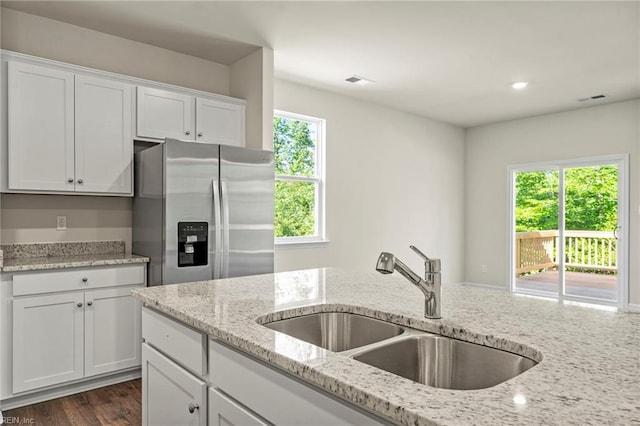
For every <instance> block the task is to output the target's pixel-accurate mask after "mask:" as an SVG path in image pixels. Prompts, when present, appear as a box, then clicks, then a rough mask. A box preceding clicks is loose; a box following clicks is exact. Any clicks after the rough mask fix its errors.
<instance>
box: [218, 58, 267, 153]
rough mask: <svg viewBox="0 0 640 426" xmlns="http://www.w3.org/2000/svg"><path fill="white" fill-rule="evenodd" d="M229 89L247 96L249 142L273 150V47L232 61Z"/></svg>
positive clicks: (239, 95) (253, 145)
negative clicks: (234, 61)
mask: <svg viewBox="0 0 640 426" xmlns="http://www.w3.org/2000/svg"><path fill="white" fill-rule="evenodd" d="M229 93H230V95H231V96H235V97H238V98H242V99H246V100H247V109H246V119H247V123H248V125H247V134H246V146H247V147H248V148H253V149H266V150H273V124H272V123H273V50H272V49H270V48H268V47H262V48H260V49H258V50H256V51H255V52H253V53H251V54H249V55H247V56H245V57H244V58H242V59H241V60H239V61H238V62H236V63H234V64H232V65H231V82H230V90H229Z"/></svg>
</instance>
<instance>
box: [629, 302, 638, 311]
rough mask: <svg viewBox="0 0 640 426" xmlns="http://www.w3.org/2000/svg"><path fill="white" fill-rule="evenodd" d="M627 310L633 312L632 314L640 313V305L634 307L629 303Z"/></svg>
mask: <svg viewBox="0 0 640 426" xmlns="http://www.w3.org/2000/svg"><path fill="white" fill-rule="evenodd" d="M627 310H629V311H631V312H640V305H634V304H631V303H629V304H628V305H627Z"/></svg>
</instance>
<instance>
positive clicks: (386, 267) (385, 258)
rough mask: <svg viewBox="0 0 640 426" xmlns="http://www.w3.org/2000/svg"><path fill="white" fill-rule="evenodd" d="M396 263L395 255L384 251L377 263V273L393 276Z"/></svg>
mask: <svg viewBox="0 0 640 426" xmlns="http://www.w3.org/2000/svg"><path fill="white" fill-rule="evenodd" d="M395 263H396V259H395V256H394V255H393V253H387V252H385V251H383V252H382V253H380V256H378V262H377V263H376V271H378V272H380V273H381V274H392V273H393V269H394V266H395Z"/></svg>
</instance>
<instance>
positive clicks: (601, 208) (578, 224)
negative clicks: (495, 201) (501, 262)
mask: <svg viewBox="0 0 640 426" xmlns="http://www.w3.org/2000/svg"><path fill="white" fill-rule="evenodd" d="M515 192H516V194H515V196H516V232H526V231H540V230H549V229H558V172H557V171H539V172H522V173H518V174H517V175H516V191H515ZM617 209H618V169H617V167H616V166H597V167H576V168H571V169H566V170H565V228H566V229H570V230H591V231H611V230H612V229H614V228H615V227H616V225H617V216H618V211H617Z"/></svg>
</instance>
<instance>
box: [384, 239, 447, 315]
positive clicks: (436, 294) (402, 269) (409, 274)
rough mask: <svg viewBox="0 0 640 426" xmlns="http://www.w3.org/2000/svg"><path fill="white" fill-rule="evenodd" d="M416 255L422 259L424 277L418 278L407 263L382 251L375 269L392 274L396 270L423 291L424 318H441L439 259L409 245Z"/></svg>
mask: <svg viewBox="0 0 640 426" xmlns="http://www.w3.org/2000/svg"><path fill="white" fill-rule="evenodd" d="M409 247H410V248H411V250H413V251H415V252H416V253H417V254H418V256H420V257H421V258H422V259H424V269H425V271H424V279H422V278H420V277H419V276H418V275H417V274H416V273H415V272H413V271H412V270H411V269H410V268H409V267H408V266H407V265H405V264H404V263H403V262H401V261H400V259H398V258H397V257H395V256H394V255H393V253H387V252H382V253H380V256H378V262H377V263H376V270H377V271H378V272H380V273H381V274H392V273H393V271H394V270H396V271H398V272H399V273H400V274H401V275H402V276H403V277H405V278H406V279H408V280H409V281H411V282H412V283H413V284H414V285H416V286H417V287H418V288H419V289H420V290H422V293H424V298H425V300H424V316H425V318H431V319H438V318H442V313H441V309H440V302H441V299H442V288H441V284H440V259H429V258H428V257H427V256H426V255H425V254H424V253H422V252H421V251H420V250H419V249H418V248H417V247H415V246H409Z"/></svg>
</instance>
